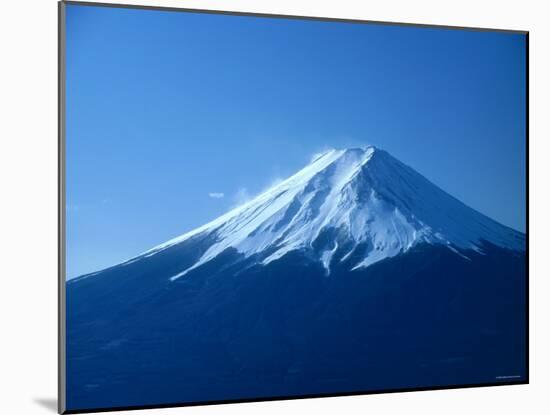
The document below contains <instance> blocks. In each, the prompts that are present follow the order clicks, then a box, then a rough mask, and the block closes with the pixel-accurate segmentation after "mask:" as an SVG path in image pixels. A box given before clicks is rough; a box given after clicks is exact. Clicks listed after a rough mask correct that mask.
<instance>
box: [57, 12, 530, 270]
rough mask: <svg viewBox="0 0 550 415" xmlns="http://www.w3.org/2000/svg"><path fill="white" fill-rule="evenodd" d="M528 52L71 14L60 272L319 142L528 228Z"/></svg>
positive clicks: (193, 210) (275, 170)
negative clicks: (354, 150) (384, 160)
mask: <svg viewBox="0 0 550 415" xmlns="http://www.w3.org/2000/svg"><path fill="white" fill-rule="evenodd" d="M524 40H525V39H524V36H523V35H520V34H512V33H502V32H501V33H493V32H475V31H459V30H446V29H433V28H413V27H402V26H386V25H374V24H369V25H366V24H349V23H333V22H331V23H326V22H318V21H303V20H286V19H266V18H255V17H241V16H239V17H237V16H224V15H205V14H203V15H201V14H191V13H174V12H161V11H150V10H133V9H116V8H100V7H91V6H78V5H68V6H67V274H68V276H69V277H74V276H77V275H80V274H83V273H86V272H91V271H94V270H97V269H100V268H103V267H106V266H109V265H112V264H114V263H117V262H120V261H121V260H124V259H127V258H129V257H131V256H133V255H136V254H139V253H140V252H142V251H144V250H146V249H148V248H151V247H152V246H154V245H156V244H158V243H161V242H164V241H165V240H167V239H170V238H172V237H174V236H177V235H179V234H182V233H184V232H186V231H188V230H191V229H193V228H194V227H196V226H199V225H201V224H204V223H206V222H207V221H210V220H212V219H214V218H215V217H217V216H219V215H220V214H222V213H223V212H225V211H227V210H228V209H229V208H230V207H231V206H234V205H235V204H236V203H238V202H239V200H242V199H243V198H245V197H247V196H249V195H253V194H256V193H258V192H260V191H261V190H262V189H264V188H266V187H268V186H269V184H270V183H273V182H274V181H276V180H277V179H279V178H284V177H286V176H288V175H290V174H292V173H294V172H295V171H296V170H298V169H299V168H301V167H302V166H304V165H305V164H306V163H307V162H308V161H309V159H310V157H311V155H312V154H314V153H316V152H319V151H321V150H323V149H326V148H329V147H335V148H343V147H352V146H360V145H365V144H374V145H376V146H378V147H380V148H383V149H385V150H387V151H389V152H390V153H391V154H393V155H394V156H395V157H397V158H398V159H400V160H401V161H403V162H405V163H406V164H408V165H410V166H412V167H413V168H415V169H416V170H417V171H419V172H420V173H422V174H423V175H425V176H426V177H427V178H428V179H430V180H431V181H432V182H434V183H436V184H437V185H439V186H440V187H442V188H443V189H444V190H446V191H447V192H449V193H451V194H452V195H453V196H455V197H457V198H458V199H460V200H462V201H463V202H465V203H466V204H468V205H469V206H471V207H473V208H475V209H477V210H479V211H480V212H482V213H484V214H486V215H488V216H490V217H492V218H493V219H495V220H497V221H499V222H501V223H503V224H505V225H508V226H510V227H513V228H515V229H518V230H520V231H524V230H525V186H524V183H525V167H526V166H525V123H526V114H525V100H524V97H525V88H526V84H525V52H526V51H525V43H524ZM222 195H223V197H222Z"/></svg>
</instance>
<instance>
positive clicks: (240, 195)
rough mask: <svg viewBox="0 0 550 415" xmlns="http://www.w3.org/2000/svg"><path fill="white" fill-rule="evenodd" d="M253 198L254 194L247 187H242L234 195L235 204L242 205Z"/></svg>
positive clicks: (235, 205)
mask: <svg viewBox="0 0 550 415" xmlns="http://www.w3.org/2000/svg"><path fill="white" fill-rule="evenodd" d="M251 199H252V195H251V194H250V192H249V191H248V189H247V188H246V187H241V188H240V189H239V190H237V193H235V195H234V196H233V206H234V207H237V206H240V205H242V204H244V203H246V202H248V201H249V200H251Z"/></svg>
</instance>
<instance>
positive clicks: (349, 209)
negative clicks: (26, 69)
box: [59, 2, 528, 413]
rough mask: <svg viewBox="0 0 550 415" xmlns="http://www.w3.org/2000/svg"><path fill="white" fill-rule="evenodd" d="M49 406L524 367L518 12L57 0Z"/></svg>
mask: <svg viewBox="0 0 550 415" xmlns="http://www.w3.org/2000/svg"><path fill="white" fill-rule="evenodd" d="M59 12H60V15H59V16H60V37H59V40H60V45H59V46H60V49H59V50H60V67H59V71H60V72H59V75H60V84H59V87H60V91H59V93H60V95H59V100H60V108H59V115H60V212H59V213H60V292H59V294H60V321H59V327H60V339H59V341H60V348H59V352H60V353H59V356H60V360H59V368H60V377H59V387H60V388H59V404H60V412H64V413H77V412H92V411H101V410H116V409H138V408H154V407H168V406H185V405H198V404H211V403H226V402H246V401H261V400H273V399H293V398H306V397H307V398H311V397H322V396H341V395H353V394H369V393H380V392H397V391H411V390H426V389H442V388H457V387H472V386H492V385H509V384H524V383H527V382H528V313H527V308H528V302H527V299H528V274H527V192H528V187H527V184H528V183H527V162H528V147H527V143H528V136H527V132H528V124H527V120H528V113H527V94H528V78H527V72H528V71H527V62H528V33H527V32H520V31H505V30H493V29H474V28H457V27H444V26H424V25H412V24H394V23H381V22H362V21H351V20H339V19H330V18H308V17H295V16H276V15H256V14H252V13H232V12H212V11H201V10H186V9H171V8H156V7H144V6H122V5H107V4H94V3H79V2H62V3H60V8H59Z"/></svg>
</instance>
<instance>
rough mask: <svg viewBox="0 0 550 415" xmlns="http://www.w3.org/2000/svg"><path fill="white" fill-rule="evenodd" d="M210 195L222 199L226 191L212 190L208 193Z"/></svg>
mask: <svg viewBox="0 0 550 415" xmlns="http://www.w3.org/2000/svg"><path fill="white" fill-rule="evenodd" d="M208 197H211V198H212V199H222V198H223V197H225V193H221V192H212V193H208Z"/></svg>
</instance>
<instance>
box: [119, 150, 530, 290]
mask: <svg viewBox="0 0 550 415" xmlns="http://www.w3.org/2000/svg"><path fill="white" fill-rule="evenodd" d="M329 231H332V232H333V235H334V238H332V239H331V240H330V241H329V242H328V243H325V246H323V247H322V249H321V251H320V253H319V248H317V249H316V250H314V248H313V247H314V244H315V243H316V241H318V240H319V238H320V236H321V235H322V234H323V233H324V232H329ZM199 234H208V235H211V236H214V239H215V242H214V243H213V244H212V245H211V246H210V248H209V249H208V250H207V251H206V252H205V253H204V254H203V255H202V257H201V258H200V259H199V260H198V261H197V262H196V263H195V264H193V265H192V266H190V267H188V268H186V269H183V270H181V272H180V273H178V274H176V275H174V276H173V277H172V278H171V279H172V280H176V279H178V278H180V277H182V276H184V275H186V274H187V273H188V272H190V271H192V270H193V269H195V268H198V267H200V266H201V265H203V264H205V263H207V262H208V261H210V260H212V259H213V258H215V257H216V256H218V255H219V254H220V253H222V252H223V251H224V250H226V249H228V248H234V249H236V250H237V251H238V252H239V253H241V254H243V255H244V256H245V257H250V256H251V255H255V254H259V255H258V258H260V259H259V260H260V261H261V263H263V264H268V263H270V262H272V261H275V260H277V259H279V258H281V257H282V256H284V255H285V254H287V253H288V252H291V251H295V250H303V251H305V252H314V251H315V252H317V254H316V255H317V258H318V260H319V261H320V262H321V263H322V264H323V266H324V267H325V269H326V270H327V273H329V272H330V263H331V260H332V259H333V256H334V255H335V253H336V252H337V250H338V249H344V248H345V249H346V250H347V251H346V252H342V255H341V258H340V261H344V260H346V259H348V258H349V257H350V255H352V254H353V258H354V260H355V261H356V262H355V263H354V264H353V267H352V269H359V268H362V267H368V266H369V265H372V264H374V263H376V262H378V261H381V260H383V259H385V258H391V257H394V256H396V255H398V254H400V253H403V252H406V251H408V250H409V249H411V248H412V247H413V246H415V245H417V244H419V243H428V244H440V245H446V246H447V247H448V248H449V249H450V250H452V251H453V252H455V253H456V254H457V255H460V256H462V257H464V258H466V259H468V257H467V253H465V252H464V251H467V250H474V251H477V252H479V253H483V243H484V242H489V243H491V244H494V245H496V246H499V247H502V248H506V249H510V250H515V251H523V250H525V246H524V245H525V238H524V235H523V234H521V233H519V232H517V231H514V230H512V229H510V228H507V227H505V226H503V225H500V224H499V223H497V222H495V221H493V220H492V219H490V218H488V217H486V216H484V215H482V214H480V213H479V212H477V211H475V210H473V209H471V208H469V207H468V206H466V205H464V204H463V203H462V202H460V201H458V200H457V199H455V198H454V197H452V196H450V195H449V194H447V193H445V192H444V191H443V190H441V189H440V188H438V187H437V186H435V185H434V184H432V183H431V182H429V181H428V180H427V179H426V178H424V177H423V176H422V175H420V174H419V173H417V172H416V171H414V170H413V169H412V168H410V167H408V166H406V165H404V164H403V163H401V162H400V161H398V160H396V159H395V158H393V157H392V156H391V155H390V154H388V153H387V152H385V151H383V150H379V149H377V148H375V147H373V146H368V147H365V148H354V149H346V150H330V151H327V152H325V153H324V154H322V155H320V156H318V157H316V158H315V159H314V160H313V161H312V162H311V163H310V164H309V165H307V166H306V167H304V168H303V169H302V170H300V171H299V172H298V173H296V174H295V175H293V176H291V177H289V178H288V179H286V180H284V181H283V182H281V183H279V184H277V185H275V186H273V187H272V188H270V189H269V190H267V191H265V192H264V193H262V194H260V195H259V196H257V197H256V198H254V199H253V200H250V201H249V202H247V203H245V204H243V205H242V206H239V207H237V208H235V209H233V210H231V211H230V212H228V213H226V214H224V215H223V216H220V217H219V218H217V219H215V220H214V221H212V222H210V223H207V224H206V225H204V226H201V227H199V228H197V229H195V230H193V231H191V232H188V233H186V234H184V235H181V236H179V237H177V238H175V239H172V240H170V241H168V242H165V243H163V244H161V245H158V246H156V247H154V248H152V249H150V250H149V251H146V252H145V253H143V254H142V255H140V256H138V257H136V258H134V259H132V260H130V261H128V262H127V263H130V262H134V261H136V260H138V259H139V258H141V257H149V256H152V255H155V254H157V253H158V252H161V251H162V250H164V249H166V248H168V247H170V246H173V245H175V244H178V243H181V242H183V241H186V240H188V239H190V238H192V237H194V236H196V235H199ZM340 247H342V248H340ZM262 254H264V255H262ZM357 258H359V259H358V260H357Z"/></svg>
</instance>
